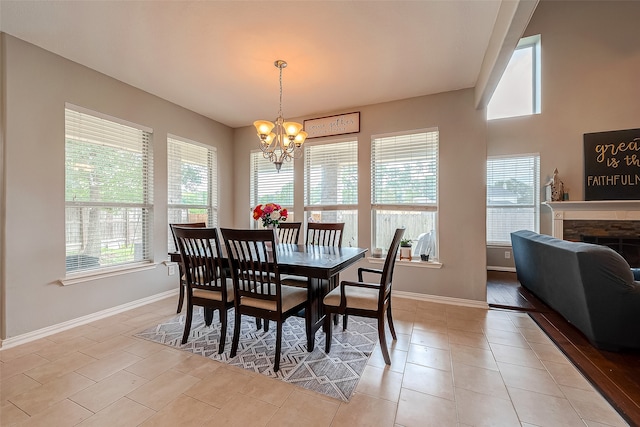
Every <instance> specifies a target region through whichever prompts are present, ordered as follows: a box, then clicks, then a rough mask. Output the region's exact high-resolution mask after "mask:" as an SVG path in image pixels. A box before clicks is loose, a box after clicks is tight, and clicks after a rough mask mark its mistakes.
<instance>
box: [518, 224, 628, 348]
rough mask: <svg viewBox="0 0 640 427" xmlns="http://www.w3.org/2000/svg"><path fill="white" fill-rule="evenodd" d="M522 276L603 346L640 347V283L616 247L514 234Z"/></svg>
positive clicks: (585, 333)
mask: <svg viewBox="0 0 640 427" xmlns="http://www.w3.org/2000/svg"><path fill="white" fill-rule="evenodd" d="M511 243H512V246H513V257H514V261H515V265H516V272H517V275H518V280H519V281H520V283H521V284H522V286H524V287H525V288H527V289H528V290H530V291H531V292H532V293H534V294H535V295H536V296H537V297H538V298H540V299H541V300H542V301H544V302H545V303H546V304H547V305H549V306H550V307H551V308H553V309H554V310H555V311H557V312H558V313H560V314H561V315H562V316H563V317H564V318H565V319H566V320H567V321H569V322H570V323H572V324H573V325H574V326H575V327H577V328H578V329H579V330H580V331H581V332H582V333H583V334H584V335H585V336H586V337H587V338H588V339H589V341H591V343H592V344H593V345H594V346H595V347H597V348H600V349H603V350H610V351H619V350H622V349H638V348H640V282H636V281H634V272H632V270H631V269H630V267H629V264H627V262H626V261H625V260H624V258H622V257H621V256H620V255H619V254H618V253H616V252H615V251H614V250H612V249H610V248H607V247H605V246H599V245H594V244H590V243H578V242H569V241H566V240H560V239H556V238H553V237H551V236H547V235H542V234H538V233H534V232H532V231H525V230H522V231H516V232H514V233H511Z"/></svg>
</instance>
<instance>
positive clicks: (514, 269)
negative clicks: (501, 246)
mask: <svg viewBox="0 0 640 427" xmlns="http://www.w3.org/2000/svg"><path fill="white" fill-rule="evenodd" d="M487 271H509V272H511V273H515V272H516V268H515V267H498V266H494V265H488V266H487Z"/></svg>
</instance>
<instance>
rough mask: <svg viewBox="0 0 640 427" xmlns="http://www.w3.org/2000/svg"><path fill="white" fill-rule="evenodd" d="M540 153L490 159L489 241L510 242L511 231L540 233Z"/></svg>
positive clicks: (507, 243)
mask: <svg viewBox="0 0 640 427" xmlns="http://www.w3.org/2000/svg"><path fill="white" fill-rule="evenodd" d="M539 212H540V156H539V155H538V154H530V155H518V156H505V157H489V158H488V159H487V243H488V244H498V245H510V244H511V232H512V231H517V230H531V231H536V232H538V230H539V222H540V215H539Z"/></svg>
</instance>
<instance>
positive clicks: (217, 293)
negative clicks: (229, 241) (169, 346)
mask: <svg viewBox="0 0 640 427" xmlns="http://www.w3.org/2000/svg"><path fill="white" fill-rule="evenodd" d="M174 233H175V236H176V240H177V242H178V248H179V250H180V256H181V257H182V263H183V265H184V275H185V281H186V283H187V292H186V293H187V317H186V320H185V324H184V333H183V335H182V344H186V343H187V340H188V338H189V333H190V332H191V323H192V319H193V307H194V306H196V305H197V306H201V307H203V308H204V319H205V324H206V325H207V326H209V325H211V322H212V321H213V313H214V312H215V310H218V312H219V317H220V326H221V329H220V342H219V345H218V353H222V352H223V351H224V344H225V340H226V337H227V310H228V309H230V308H231V307H233V297H234V294H233V281H232V280H231V278H229V277H227V276H226V274H225V269H224V265H223V262H222V259H223V257H222V250H221V245H220V238H219V237H218V230H217V229H215V228H187V227H177V226H176V227H174Z"/></svg>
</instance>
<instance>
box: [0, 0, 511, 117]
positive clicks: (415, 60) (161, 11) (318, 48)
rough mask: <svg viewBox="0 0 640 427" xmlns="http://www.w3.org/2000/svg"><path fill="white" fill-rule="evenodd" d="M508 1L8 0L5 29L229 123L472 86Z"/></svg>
mask: <svg viewBox="0 0 640 427" xmlns="http://www.w3.org/2000/svg"><path fill="white" fill-rule="evenodd" d="M500 5H501V0H464V1H462V0H440V1H357V0H356V1H295V2H294V1H289V2H280V1H186V0H185V1H99V0H98V1H10V0H0V30H2V31H3V32H5V33H7V34H10V35H12V36H15V37H17V38H20V39H22V40H25V41H27V42H30V43H32V44H35V45H37V46H40V47H42V48H44V49H46V50H49V51H51V52H54V53H56V54H58V55H61V56H63V57H65V58H68V59H70V60H72V61H75V62H77V63H80V64H82V65H85V66H87V67H89V68H92V69H94V70H97V71H99V72H101V73H104V74H106V75H108V76H111V77H113V78H115V79H118V80H120V81H123V82H125V83H128V84H130V85H133V86H135V87H138V88H140V89H142V90H144V91H146V92H149V93H152V94H154V95H157V96H159V97H160V98H163V99H166V100H168V101H171V102H173V103H175V104H178V105H180V106H183V107H185V108H187V109H189V110H192V111H195V112H197V113H199V114H202V115H204V116H206V117H209V118H211V119H214V120H216V121H218V122H221V123H223V124H225V125H228V126H230V127H234V128H235V127H241V126H247V125H250V124H251V123H252V122H253V121H254V120H256V119H268V120H273V119H275V116H276V115H277V112H278V97H279V89H278V69H277V68H276V67H275V66H274V65H273V62H274V61H275V60H276V59H283V60H285V61H287V62H288V64H289V65H288V67H287V68H285V69H284V71H283V77H282V80H283V86H284V87H283V113H284V116H285V117H286V118H291V117H301V116H306V117H309V116H315V117H321V116H322V115H323V114H326V113H327V112H331V111H336V110H343V111H346V110H349V109H352V108H356V107H358V106H362V105H368V104H375V103H380V102H385V101H392V100H397V99H404V98H410V97H415V96H422V95H427V94H433V93H439V92H446V91H451V90H457V89H463V88H469V87H474V86H475V84H476V81H477V80H478V76H479V73H480V70H481V66H482V62H483V59H484V56H485V52H486V51H487V47H488V46H489V41H490V39H491V36H492V32H493V29H494V25H495V24H496V19H497V17H498V11H499V9H500Z"/></svg>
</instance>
